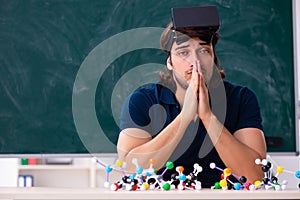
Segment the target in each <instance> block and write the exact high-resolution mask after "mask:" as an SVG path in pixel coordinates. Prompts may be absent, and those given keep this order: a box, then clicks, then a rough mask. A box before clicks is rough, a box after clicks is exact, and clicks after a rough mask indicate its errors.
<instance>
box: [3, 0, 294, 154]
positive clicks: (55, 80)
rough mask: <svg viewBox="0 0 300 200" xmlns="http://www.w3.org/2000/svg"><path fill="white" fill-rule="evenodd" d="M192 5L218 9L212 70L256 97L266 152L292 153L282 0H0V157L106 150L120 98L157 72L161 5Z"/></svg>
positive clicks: (288, 15)
mask: <svg viewBox="0 0 300 200" xmlns="http://www.w3.org/2000/svg"><path fill="white" fill-rule="evenodd" d="M199 5H216V6H217V7H218V10H219V13H220V18H221V29H220V32H221V36H222V38H221V40H220V42H219V45H218V46H217V53H218V56H219V59H220V61H221V66H222V67H223V68H224V69H225V72H226V74H227V79H228V80H231V81H232V82H234V83H237V84H241V85H247V86H248V87H250V88H251V89H252V90H254V92H255V93H256V94H257V96H258V98H259V102H260V105H261V110H262V115H263V120H264V121H263V125H264V130H265V135H266V137H267V141H268V151H273V152H295V151H296V141H295V138H296V136H295V116H294V115H295V111H294V108H295V106H294V98H295V97H294V78H293V77H294V75H293V71H294V68H293V30H292V20H293V16H292V1H291V0H286V1H283V0H237V1H230V0H224V1H219V0H209V1H208V0H185V1H180V0H153V1H144V0H0V154H2V155H6V154H74V155H75V154H82V153H83V154H85V153H114V152H116V148H115V144H116V141H117V136H118V123H119V122H118V116H117V115H118V113H119V112H120V107H121V104H122V100H124V98H125V96H126V95H127V94H129V93H130V92H131V91H132V90H133V89H134V88H135V87H137V86H140V85H141V84H147V82H151V81H152V82H155V81H156V80H158V72H159V71H160V70H161V69H163V68H164V63H165V61H166V55H165V54H164V53H163V52H162V51H161V50H159V49H158V45H159V43H158V42H159V41H158V39H159V37H158V36H159V33H160V31H161V30H162V28H163V27H165V26H166V24H168V22H169V21H170V20H171V8H172V7H187V6H199ZM145 27H148V28H145ZM149 27H152V28H149ZM131 31H132V32H131ZM120 39H122V40H120ZM156 39H157V41H154V40H156ZM119 40H120V41H124V43H123V42H120V41H119ZM116 42H118V43H117V44H116ZM127 44H129V45H127ZM139 44H140V46H141V47H137V46H134V45H139ZM127 46H128V48H127ZM104 64H105V66H103V65H104ZM145 69H146V70H145ZM101 70H102V71H101Z"/></svg>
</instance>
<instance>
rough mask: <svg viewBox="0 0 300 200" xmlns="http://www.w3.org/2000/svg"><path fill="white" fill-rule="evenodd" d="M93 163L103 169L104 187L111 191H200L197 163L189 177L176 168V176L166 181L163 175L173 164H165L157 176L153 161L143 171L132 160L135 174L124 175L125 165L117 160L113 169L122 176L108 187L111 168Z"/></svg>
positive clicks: (199, 170) (173, 175) (180, 168)
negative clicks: (118, 170) (104, 176)
mask: <svg viewBox="0 0 300 200" xmlns="http://www.w3.org/2000/svg"><path fill="white" fill-rule="evenodd" d="M95 161H96V163H98V164H99V165H101V166H102V167H104V169H105V172H106V180H105V182H104V187H106V188H110V189H111V190H113V191H117V190H127V191H135V190H171V189H178V190H185V189H190V190H200V189H201V182H200V181H198V180H197V176H198V174H199V173H200V172H201V171H202V167H201V166H200V165H199V164H197V163H196V164H194V170H193V172H191V173H190V174H189V175H185V174H184V168H183V167H182V166H178V167H176V171H177V174H172V176H171V179H170V180H167V181H166V180H164V179H163V175H164V174H165V173H166V172H167V170H170V169H173V168H174V164H173V162H170V161H169V162H167V163H166V164H165V170H164V171H163V172H162V173H161V174H157V173H156V170H155V169H154V168H153V164H154V161H153V160H150V166H149V168H148V169H143V167H142V166H140V165H139V164H138V161H137V159H135V158H134V159H132V163H133V164H134V165H135V166H136V170H135V173H133V174H126V173H125V170H124V168H125V167H126V163H124V162H122V161H121V160H117V161H116V163H115V167H118V168H121V170H122V174H123V176H122V178H121V180H119V181H117V182H115V183H113V184H111V185H110V186H109V173H110V172H111V171H112V167H111V166H110V165H105V164H103V163H101V162H100V161H99V160H97V159H95Z"/></svg>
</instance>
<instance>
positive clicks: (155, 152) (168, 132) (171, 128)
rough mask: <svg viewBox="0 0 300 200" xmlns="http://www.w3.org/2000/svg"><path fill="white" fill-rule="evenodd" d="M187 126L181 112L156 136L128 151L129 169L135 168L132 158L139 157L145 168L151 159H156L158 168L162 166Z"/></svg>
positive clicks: (155, 162)
mask: <svg viewBox="0 0 300 200" xmlns="http://www.w3.org/2000/svg"><path fill="white" fill-rule="evenodd" d="M187 126H188V124H187V123H183V122H182V115H181V114H179V115H178V116H177V117H176V118H175V119H174V121H172V122H171V123H170V124H169V125H168V126H167V127H166V128H164V129H163V130H162V131H161V132H160V133H159V134H158V135H157V136H156V137H155V138H153V139H151V140H149V141H148V142H145V143H143V144H141V145H138V146H136V147H134V148H132V149H131V150H130V151H129V152H126V154H125V155H124V158H123V159H124V160H125V161H126V162H127V163H128V167H127V169H128V170H129V171H134V170H135V168H134V166H133V165H132V164H131V160H132V158H137V159H138V162H139V165H141V166H143V167H144V168H148V167H149V160H150V159H153V160H154V167H155V168H156V169H160V168H162V167H163V166H164V165H165V163H166V162H167V161H168V159H169V157H170V156H171V154H172V153H173V151H174V149H175V148H176V146H177V144H178V143H179V141H180V140H181V138H182V136H183V135H184V133H185V130H186V127H187Z"/></svg>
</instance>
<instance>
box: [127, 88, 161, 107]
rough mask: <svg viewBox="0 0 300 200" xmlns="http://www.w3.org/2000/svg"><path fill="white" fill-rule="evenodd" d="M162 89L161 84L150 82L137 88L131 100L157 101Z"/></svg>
mask: <svg viewBox="0 0 300 200" xmlns="http://www.w3.org/2000/svg"><path fill="white" fill-rule="evenodd" d="M160 90H161V86H160V85H159V84H154V83H153V84H150V85H147V86H144V87H141V88H139V89H137V90H135V91H134V92H133V93H132V94H131V95H130V101H134V102H139V103H141V102H143V103H146V102H149V103H157V101H158V99H159V98H158V96H159V93H160Z"/></svg>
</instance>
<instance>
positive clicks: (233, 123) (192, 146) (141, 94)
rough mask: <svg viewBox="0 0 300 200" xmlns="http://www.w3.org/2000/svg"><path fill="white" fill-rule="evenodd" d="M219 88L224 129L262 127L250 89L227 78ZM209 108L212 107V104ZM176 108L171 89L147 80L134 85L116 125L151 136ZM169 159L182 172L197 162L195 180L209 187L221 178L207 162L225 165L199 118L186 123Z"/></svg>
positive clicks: (188, 171)
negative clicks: (140, 130) (183, 133)
mask: <svg viewBox="0 0 300 200" xmlns="http://www.w3.org/2000/svg"><path fill="white" fill-rule="evenodd" d="M223 88H225V93H226V97H224V100H222V102H220V104H222V103H223V104H224V105H225V107H226V108H225V109H226V110H225V112H226V114H224V117H223V120H220V122H221V123H222V122H223V124H224V126H225V127H226V128H227V130H228V131H229V132H230V133H232V134H233V133H234V132H235V131H237V130H239V129H242V128H250V127H251V128H258V129H261V130H262V129H263V127H262V118H261V113H260V107H259V104H258V100H257V97H256V95H255V94H254V92H253V91H252V90H250V89H249V88H247V87H242V86H239V85H235V84H232V83H230V82H228V81H224V87H223ZM223 90H224V89H223ZM224 96H225V95H224ZM223 101H226V102H225V103H224V102H223ZM215 104H218V103H215ZM216 107H217V105H216ZM212 110H214V109H213V108H212ZM180 111H181V108H180V105H179V103H178V102H177V100H176V98H175V94H174V93H173V92H172V91H171V90H169V89H168V88H166V87H164V86H162V85H160V84H151V85H149V86H147V87H144V88H140V89H138V90H137V91H135V92H134V93H133V94H132V95H130V96H129V97H128V99H127V101H125V103H124V105H123V107H122V112H121V116H120V119H121V121H120V129H121V130H123V129H126V128H141V129H143V130H145V131H147V132H148V133H150V134H151V135H152V137H153V138H154V137H155V136H156V135H157V134H159V132H160V131H161V130H162V129H164V128H165V127H166V126H167V125H168V124H169V123H171V122H172V121H173V120H174V119H175V118H176V116H177V115H178V114H179V113H180ZM225 116H226V117H225ZM217 117H218V115H217ZM220 118H222V116H220ZM232 159H234V158H232ZM170 161H172V162H174V165H175V166H183V167H184V169H185V170H184V174H189V173H190V172H192V171H193V165H194V164H195V163H198V164H199V165H200V166H201V167H202V168H203V171H202V172H201V173H199V174H198V180H199V181H201V183H202V187H211V186H212V185H214V183H215V182H217V181H220V179H221V174H222V172H221V171H219V170H217V169H210V167H209V165H210V163H215V164H216V166H218V167H220V168H223V169H224V168H225V165H224V163H223V162H222V160H221V159H220V157H219V155H218V153H217V151H216V149H215V148H214V147H213V145H212V142H211V140H210V138H209V136H208V135H207V132H206V129H205V127H204V125H203V124H202V122H201V120H199V119H198V120H197V121H196V122H194V123H191V124H190V126H189V127H188V129H187V131H186V133H185V135H184V136H183V138H182V140H181V142H180V143H179V144H178V145H177V147H176V149H175V151H174V153H173V155H172V156H171V157H170ZM162 170H163V169H161V170H160V171H159V172H158V174H159V173H161V172H162ZM174 172H176V171H175V168H174V169H173V170H168V171H167V173H166V174H165V176H164V178H165V179H169V177H170V176H171V174H172V173H174ZM233 173H234V172H233Z"/></svg>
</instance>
